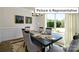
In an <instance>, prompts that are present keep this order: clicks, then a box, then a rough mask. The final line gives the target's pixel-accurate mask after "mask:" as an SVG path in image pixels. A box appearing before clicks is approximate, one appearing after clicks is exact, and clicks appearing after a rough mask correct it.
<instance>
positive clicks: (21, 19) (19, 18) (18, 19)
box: [15, 15, 24, 24]
mask: <svg viewBox="0 0 79 59" xmlns="http://www.w3.org/2000/svg"><path fill="white" fill-rule="evenodd" d="M15 23H18V24H19V23H20V24H21V23H24V16H20V15H15Z"/></svg>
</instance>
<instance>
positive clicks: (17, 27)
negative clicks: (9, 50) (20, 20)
mask: <svg viewBox="0 0 79 59" xmlns="http://www.w3.org/2000/svg"><path fill="white" fill-rule="evenodd" d="M15 15H22V16H28V17H32V13H31V11H29V10H28V9H27V8H21V7H14V8H13V7H0V42H1V41H5V40H10V39H16V38H20V37H22V31H21V29H22V28H24V27H25V26H30V27H31V30H37V28H36V27H39V26H44V24H42V23H44V21H43V20H44V19H43V18H44V17H43V16H42V17H32V24H25V23H24V24H15ZM36 23H37V24H38V25H36Z"/></svg>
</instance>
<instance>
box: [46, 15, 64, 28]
mask: <svg viewBox="0 0 79 59" xmlns="http://www.w3.org/2000/svg"><path fill="white" fill-rule="evenodd" d="M64 18H65V16H64V14H48V15H47V27H52V28H54V27H56V28H64ZM55 24H56V26H55Z"/></svg>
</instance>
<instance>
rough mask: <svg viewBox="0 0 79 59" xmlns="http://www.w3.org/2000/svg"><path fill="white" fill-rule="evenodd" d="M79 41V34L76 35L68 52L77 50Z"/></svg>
mask: <svg viewBox="0 0 79 59" xmlns="http://www.w3.org/2000/svg"><path fill="white" fill-rule="evenodd" d="M78 43H79V36H78V35H74V36H73V40H72V42H71V44H70V47H69V48H68V52H76V50H77V46H78Z"/></svg>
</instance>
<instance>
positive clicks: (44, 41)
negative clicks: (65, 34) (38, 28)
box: [31, 32, 62, 52]
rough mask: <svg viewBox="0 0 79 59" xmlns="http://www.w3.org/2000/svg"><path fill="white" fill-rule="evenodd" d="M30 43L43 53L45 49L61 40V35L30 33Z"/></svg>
mask: <svg viewBox="0 0 79 59" xmlns="http://www.w3.org/2000/svg"><path fill="white" fill-rule="evenodd" d="M31 37H32V41H33V43H34V44H36V45H39V46H41V47H42V52H45V48H46V47H48V46H49V49H50V48H51V47H50V46H51V45H53V43H55V42H57V41H59V40H60V39H62V35H60V34H58V33H52V34H51V35H49V34H45V33H39V32H31Z"/></svg>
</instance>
